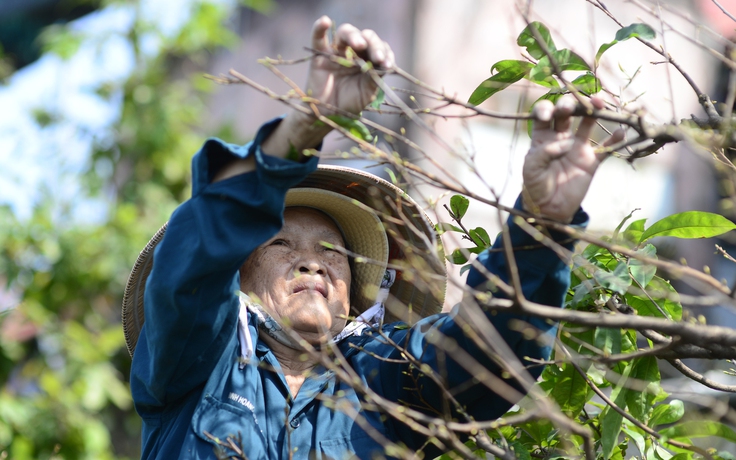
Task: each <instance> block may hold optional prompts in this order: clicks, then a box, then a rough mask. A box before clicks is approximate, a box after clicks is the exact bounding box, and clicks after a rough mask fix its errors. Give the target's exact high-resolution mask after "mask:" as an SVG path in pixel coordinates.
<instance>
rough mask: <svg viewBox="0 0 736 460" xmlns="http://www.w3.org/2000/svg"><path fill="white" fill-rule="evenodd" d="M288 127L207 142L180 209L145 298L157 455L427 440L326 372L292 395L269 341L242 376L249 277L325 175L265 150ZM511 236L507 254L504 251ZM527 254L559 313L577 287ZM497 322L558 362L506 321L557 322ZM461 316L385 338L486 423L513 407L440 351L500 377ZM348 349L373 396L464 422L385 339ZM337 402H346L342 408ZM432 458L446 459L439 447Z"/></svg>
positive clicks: (151, 450) (538, 252) (518, 345)
mask: <svg viewBox="0 0 736 460" xmlns="http://www.w3.org/2000/svg"><path fill="white" fill-rule="evenodd" d="M278 122H279V120H274V121H272V122H269V123H267V124H265V125H264V126H263V127H262V128H261V129H260V130H259V133H258V135H257V136H256V138H255V139H254V141H253V142H251V143H249V144H248V145H245V146H234V145H230V144H226V143H223V142H221V141H219V140H216V139H210V140H208V141H207V142H206V143H205V144H204V146H203V147H202V150H201V151H200V152H199V153H197V155H196V156H195V157H194V159H193V163H192V167H193V184H194V185H193V193H192V198H191V199H190V200H188V201H187V202H186V203H184V204H182V205H181V206H180V207H179V208H178V209H177V210H176V211H175V212H174V213H173V215H172V216H171V220H170V222H169V226H168V229H167V231H166V235H165V237H164V238H163V240H162V241H161V243H160V244H159V245H158V246H157V248H156V251H155V255H154V258H155V263H154V266H153V270H152V272H151V275H150V277H149V278H148V282H147V286H146V291H145V317H146V318H145V319H146V322H145V326H144V327H143V330H142V333H141V335H140V339H139V341H138V344H137V347H136V351H135V356H134V358H133V365H132V371H131V390H132V393H133V399H134V401H135V407H136V409H137V411H138V413H139V414H140V416H141V417H142V418H143V446H142V458H144V459H172V458H186V459H200V458H208V459H211V458H215V455H214V444H213V442H212V441H211V439H210V438H209V437H208V434H209V436H212V437H215V438H218V439H220V440H225V439H226V438H227V437H228V436H231V437H233V436H235V437H237V436H240V437H241V438H242V444H243V446H244V447H245V450H246V452H245V454H246V456H247V458H248V459H250V460H261V459H277V458H284V459H286V458H289V457H290V454H291V456H292V457H291V458H294V459H307V458H324V459H326V458H331V459H332V458H334V459H341V458H346V456H347V454H348V453H355V454H356V455H357V457H358V458H361V459H368V458H372V456H373V454H376V453H378V454H383V452H384V445H383V442H382V440H381V437H384V438H386V439H388V440H390V441H392V442H395V443H399V444H404V445H406V446H408V447H409V448H410V449H413V450H416V449H420V448H421V447H422V446H423V444H424V443H425V442H426V439H424V438H423V437H422V436H420V435H418V434H417V433H415V432H414V431H413V430H411V429H410V428H409V427H407V426H406V425H405V424H403V423H402V422H400V421H397V420H395V419H393V418H391V417H387V416H385V414H382V413H380V412H378V411H376V410H374V409H373V408H361V401H362V397H361V396H360V395H359V394H358V393H356V391H355V389H354V386H350V385H347V384H345V383H343V382H341V381H340V380H339V379H337V378H336V377H335V375H334V374H333V372H332V371H327V370H325V369H324V368H317V369H315V370H314V372H313V374H312V375H310V376H309V377H308V378H307V379H306V381H305V382H304V384H303V386H302V387H301V389H300V391H299V393H298V394H297V396H296V398H295V399H293V398H292V397H291V396H290V392H289V387H288V385H287V384H286V381H285V379H284V378H283V375H282V374H280V373H279V369H280V366H279V363H278V361H277V360H276V358H275V357H274V355H273V353H272V352H271V351H270V350H269V349H268V347H266V346H265V345H264V344H263V343H260V342H259V341H258V340H257V338H256V340H255V346H256V353H255V357H254V358H253V359H252V360H251V361H250V362H249V364H248V365H247V366H245V368H244V369H242V370H241V369H239V366H238V357H239V346H238V338H237V315H238V297H237V294H236V293H237V290H238V286H239V278H238V268H239V267H240V266H241V265H242V264H243V262H244V261H245V260H246V259H247V258H248V256H249V254H250V253H251V252H252V251H253V250H254V249H255V248H256V247H257V246H258V245H259V244H261V243H262V242H263V241H265V240H267V239H269V238H270V237H271V236H273V235H274V234H275V233H277V232H278V231H279V229H280V227H281V225H282V222H283V208H284V197H285V194H286V192H287V190H288V189H289V188H290V187H292V186H294V185H295V184H297V183H299V182H300V181H301V180H302V179H303V178H304V177H305V176H306V175H307V174H309V173H310V172H312V171H314V170H315V169H316V167H317V158H311V159H309V160H308V161H306V162H304V163H296V162H292V161H288V160H282V159H277V158H273V157H269V156H268V155H265V154H264V153H263V152H262V151H261V149H260V143H261V141H262V140H263V139H265V138H266V136H267V135H268V134H269V133H270V132H271V131H272V130H273V129H274V127H275V126H276V124H277V123H278ZM247 156H254V157H255V159H256V165H257V167H256V170H255V171H254V172H251V173H247V174H243V175H240V176H236V177H233V178H230V179H227V180H225V181H221V182H217V183H214V184H211V183H210V181H211V179H212V177H213V175H214V174H215V173H216V172H217V170H218V169H219V168H221V167H222V166H223V165H225V164H227V162H228V161H230V160H232V159H233V158H238V157H239V158H244V157H247ZM586 219H587V216H585V215H584V213H582V212H581V213H579V214H578V216H576V221H575V222H576V223H579V224H582V223H584V221H585V220H586ZM510 231H511V238H512V242H513V244H514V245H519V246H523V245H525V244H536V242H535V241H534V240H533V239H531V237H529V236H528V235H527V234H526V233H525V232H523V231H522V230H521V229H519V228H518V227H517V226H515V225H514V224H510ZM500 240H501V239H500V238H498V239H497V241H496V244H495V245H494V247H495V248H500V247H501V241H500ZM567 246H568V247H571V246H572V243H568V244H567ZM516 258H517V264H518V266H519V271H520V273H521V276H522V280H523V290H524V294H525V295H526V296H527V297H528V298H529V299H531V300H533V301H535V302H541V303H546V304H549V305H560V304H561V302H562V299H563V295H564V293H565V291H566V289H567V286H568V284H567V283H568V278H569V269H568V268H567V267H566V266H565V264H564V263H563V262H561V261H560V260H559V259H558V258H557V257H556V256H555V254H554V253H552V252H551V251H549V250H547V249H543V248H542V249H533V250H522V251H518V252H517V253H516ZM478 260H480V261H481V262H482V263H483V265H484V266H485V267H486V268H487V269H488V270H490V271H491V272H493V273H495V274H497V275H499V276H501V277H502V278H507V273H506V264H505V259H504V257H503V255H502V254H501V253H499V252H487V253H484V254H481V256H480V257H479V259H478ZM468 282H469V283H470V285H472V286H476V287H483V286H482V283H483V282H484V278H483V276H482V275H481V274H480V273H478V272H477V271H475V270H471V272H470V274H469V277H468ZM488 317H489V319H490V321H491V322H492V323H493V324H494V325H495V326H496V328H497V329H498V330H499V332H500V333H501V334H502V336H503V337H504V339H505V340H506V341H507V342H508V343H509V345H510V346H511V347H512V349H513V350H514V351H515V352H516V353H517V355H518V356H520V357H523V356H530V357H536V358H545V357H546V356H547V354H548V349H547V348H546V346H545V345H544V344H542V343H540V342H537V341H533V340H524V338H523V337H522V334H521V333H520V332H517V331H515V330H513V329H512V328H509V327H507V323H508V322H509V321H512V320H515V319H521V320H525V321H528V322H530V323H532V324H534V325H535V326H537V327H538V328H540V329H541V330H542V331H549V330H551V329H552V328H553V326H552V325H551V324H547V323H545V322H543V321H539V320H537V319H533V318H518V317H516V316H514V315H503V314H495V315H492V314H489V315H488ZM453 318H454V315H453V314H439V315H434V316H431V317H428V318H425V319H424V320H422V321H420V322H419V323H417V324H416V325H414V326H413V327H411V328H408V327H406V326H405V325H402V324H390V325H387V326H385V327H384V328H383V332H384V333H385V334H386V335H387V336H389V337H390V338H391V339H392V341H393V342H395V343H397V344H399V345H400V346H402V347H404V348H405V349H406V350H407V351H408V352H409V353H411V354H412V355H414V356H416V357H417V358H418V359H420V360H421V361H422V362H424V363H426V364H428V365H430V366H432V367H433V368H434V369H436V370H438V371H439V372H440V373H441V374H442V375H444V376H445V377H446V379H447V386H448V387H449V388H450V389H451V390H452V391H453V393H454V396H455V397H456V399H457V400H458V401H460V403H461V404H462V405H464V406H465V407H466V408H467V409H468V411H469V412H470V413H471V414H472V415H473V416H474V417H475V418H476V419H478V420H489V419H493V418H497V417H499V416H500V415H502V414H503V413H504V412H505V411H506V410H507V409H508V408H509V407H510V406H511V402H508V401H506V400H504V399H502V398H501V397H499V396H498V395H496V394H495V393H493V392H491V391H489V390H488V389H487V387H485V386H483V385H480V384H478V382H477V381H474V380H473V376H472V375H470V374H469V373H468V372H467V371H466V370H465V369H464V368H463V367H462V366H460V365H459V364H457V363H455V362H454V361H452V360H451V359H449V357H447V356H445V355H444V353H443V352H442V351H441V350H438V349H435V347H434V346H432V345H431V342H432V340H431V339H432V338H433V337H437V335H436V334H444V336H446V337H445V340H454V341H455V342H456V343H457V344H458V345H459V346H461V347H462V348H464V349H465V351H466V352H467V353H469V354H470V355H471V356H473V357H475V359H477V360H478V362H479V363H480V364H481V365H483V366H484V367H486V368H488V369H489V370H491V371H492V372H494V373H496V374H497V375H500V370H499V369H498V368H497V367H496V365H495V364H494V363H493V362H491V361H490V359H488V358H486V357H485V354H484V353H481V352H480V351H479V350H478V349H477V347H476V345H475V344H474V343H473V342H472V341H470V340H468V339H466V338H465V335H464V334H463V333H462V330H461V328H460V327H459V326H458V325H457V324H456V323H455V320H454V319H453ZM250 323H251V331H250V332H251V335H252V336H253V337H257V332H256V330H255V326H254V325H253V324H254V323H255V321H251V322H250ZM445 343H447V342H445ZM351 345H353V346H351ZM359 349H360V350H359ZM340 350H341V352H342V353H343V354H344V356H345V358H346V360H347V361H348V362H349V364H350V365H351V366H352V368H353V369H354V370H355V371H356V374H357V376H358V378H359V379H361V381H362V385H361V386H362V388H368V389H370V391H372V392H375V393H376V394H378V395H380V396H382V397H384V398H387V399H389V400H391V401H395V402H400V403H401V404H403V405H406V406H408V407H412V408H415V409H419V410H422V411H424V412H426V413H428V414H432V415H437V414H438V413H440V414H442V413H445V412H446V411H447V410H450V411H451V414H452V415H453V416H455V415H456V414H454V412H453V411H452V410H451V409H447V407H448V405H447V403H446V401H445V400H444V396H443V393H442V392H440V391H438V390H437V388H436V387H435V385H434V383H433V382H432V381H431V380H430V379H428V378H426V377H424V376H423V375H422V374H421V373H419V372H418V371H417V370H416V369H411V368H409V367H408V366H407V365H406V364H402V363H401V360H402V356H401V353H400V351H399V350H397V349H396V347H394V346H391V345H389V344H387V343H386V342H385V340H384V339H382V338H380V337H376V334H373V335H371V334H366V335H363V336H360V337H351V338H349V339H347V340H345V341H343V342H342V343H341V344H340ZM381 357H385V358H390V359H389V360H383V359H380V358H381ZM539 372H541V369H540V368H539V367H536V368H535V369H534V370H532V373H533V375H535V376H536V375H538V373H539ZM326 401H336V402H339V403H340V404H341V405H344V406H343V408H342V409H338V410H335V409H333V408H332V406H333V404H329V403H326ZM345 407H348V408H349V409H350V410H345ZM356 413H357V414H359V415H358V416H357V421H356V417H355V414H356ZM425 451H428V452H427V453H428V455H434V454H436V453H437V449H436V448H433V447H430V448H427V449H425ZM430 458H431V457H430Z"/></svg>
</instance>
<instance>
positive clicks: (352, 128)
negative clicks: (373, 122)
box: [327, 115, 373, 142]
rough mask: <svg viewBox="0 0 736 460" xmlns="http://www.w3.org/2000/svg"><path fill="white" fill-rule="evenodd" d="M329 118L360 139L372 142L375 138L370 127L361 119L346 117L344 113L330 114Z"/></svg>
mask: <svg viewBox="0 0 736 460" xmlns="http://www.w3.org/2000/svg"><path fill="white" fill-rule="evenodd" d="M327 118H329V119H330V120H332V121H334V122H335V124H337V125H338V126H340V127H341V128H344V129H345V130H347V131H348V132H349V133H350V134H352V135H353V136H355V137H357V138H358V139H362V140H364V141H366V142H370V141H372V140H373V136H371V132H370V131H369V130H368V127H367V126H366V125H364V124H363V123H362V122H361V121H360V120H355V119H353V118H350V117H344V116H342V115H328V116H327Z"/></svg>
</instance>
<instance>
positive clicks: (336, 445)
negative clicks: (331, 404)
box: [319, 433, 386, 460]
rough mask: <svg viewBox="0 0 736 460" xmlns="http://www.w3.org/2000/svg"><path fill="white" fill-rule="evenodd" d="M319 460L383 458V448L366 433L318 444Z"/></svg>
mask: <svg viewBox="0 0 736 460" xmlns="http://www.w3.org/2000/svg"><path fill="white" fill-rule="evenodd" d="M319 448H320V454H321V457H319V458H320V460H348V459H349V460H355V459H361V460H370V459H373V458H384V457H385V455H386V454H385V453H384V451H383V446H381V444H379V443H378V442H377V441H376V440H375V439H373V438H371V437H370V435H368V434H367V433H361V434H360V435H359V436H358V437H353V436H347V437H344V438H338V439H326V440H323V441H320V442H319Z"/></svg>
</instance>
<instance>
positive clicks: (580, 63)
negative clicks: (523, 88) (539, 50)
mask: <svg viewBox="0 0 736 460" xmlns="http://www.w3.org/2000/svg"><path fill="white" fill-rule="evenodd" d="M552 57H553V58H554V60H555V62H556V63H557V66H558V67H559V69H560V71H565V70H590V66H589V65H588V64H587V63H586V62H585V60H584V59H583V58H581V57H580V56H578V55H577V54H576V53H574V52H573V51H571V50H568V49H564V50H559V51H555V52H554V53H552ZM554 71H555V70H554V67H553V66H552V62H551V61H550V58H549V56H544V57H542V58H541V59H540V60H539V61H538V62H537V65H535V66H534V67H533V68H532V70H531V71H530V72H529V79H530V80H532V81H538V80H544V79H545V78H547V77H549V76H550V75H552V74H554Z"/></svg>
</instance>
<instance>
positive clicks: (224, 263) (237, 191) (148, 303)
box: [131, 119, 318, 413]
mask: <svg viewBox="0 0 736 460" xmlns="http://www.w3.org/2000/svg"><path fill="white" fill-rule="evenodd" d="M279 122H280V120H278V119H277V120H273V121H271V122H269V123H267V124H265V125H264V126H263V127H261V129H260V130H259V132H258V134H257V135H256V137H255V139H254V140H253V141H252V142H250V143H249V144H247V145H245V146H235V145H231V144H226V143H224V142H222V141H219V140H217V139H209V140H207V142H206V143H205V144H204V146H203V147H202V149H201V150H200V151H199V153H197V154H196V155H195V157H194V158H193V160H192V172H193V187H192V197H191V198H190V199H189V200H188V201H186V202H185V203H183V204H182V205H181V206H180V207H179V208H178V209H177V210H176V211H175V212H174V213H173V214H172V216H171V219H170V221H169V224H168V227H167V229H166V234H165V236H164V238H163V240H162V241H161V242H160V243H159V244H158V246H157V247H156V249H155V252H154V263H153V269H152V271H151V274H150V276H149V278H148V280H147V283H146V289H145V294H144V305H145V325H144V327H143V331H142V333H141V335H140V338H139V342H138V345H137V347H136V351H135V356H134V357H133V366H132V370H131V389H132V392H133V398H134V400H135V401H136V407H137V408H138V410H139V412H142V413H145V412H146V411H147V410H153V411H155V410H158V409H159V408H161V407H163V406H165V405H167V404H169V403H171V402H173V401H176V400H178V399H180V398H182V397H183V396H185V395H186V394H187V393H189V392H190V391H192V390H193V389H195V388H197V387H199V386H200V385H202V384H203V383H204V382H205V381H206V380H207V378H208V377H209V375H210V373H211V371H212V369H213V368H214V366H215V364H216V363H217V360H218V358H219V357H220V356H221V354H222V352H223V351H224V348H225V347H226V346H227V344H228V343H229V341H230V340H231V339H232V337H233V335H234V334H235V330H236V327H237V315H238V297H237V292H238V289H239V276H238V269H239V268H240V266H241V265H242V264H243V262H244V261H245V260H246V259H247V258H248V256H249V255H250V254H251V252H252V251H253V250H254V249H255V248H256V247H258V246H259V245H260V244H261V243H262V242H264V241H266V240H268V239H269V238H271V237H272V236H273V235H274V234H276V233H277V232H278V231H279V230H280V228H281V225H282V223H283V209H284V197H285V195H286V192H287V190H288V189H289V188H290V187H292V186H294V185H296V184H297V183H299V182H300V181H301V180H302V179H303V178H304V177H305V176H306V175H307V174H308V173H310V172H312V171H314V170H315V169H316V167H317V161H318V159H317V158H316V157H312V158H311V159H310V160H309V161H307V162H305V163H296V162H292V161H288V160H283V159H278V158H274V157H270V156H268V155H266V154H264V153H263V152H262V151H261V149H260V145H261V142H262V141H263V140H264V139H265V138H266V137H267V136H268V135H269V134H270V133H271V131H272V130H273V129H274V128H275V127H276V125H277V124H278V123H279ZM248 156H255V159H256V170H255V171H253V172H250V173H246V174H242V175H239V176H236V177H232V178H229V179H226V180H224V181H220V182H217V183H210V182H211V180H212V178H213V177H214V175H215V174H216V173H217V171H218V170H219V169H220V168H222V167H223V166H224V165H226V164H227V163H228V162H229V161H231V160H233V159H236V158H246V157H248Z"/></svg>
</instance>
